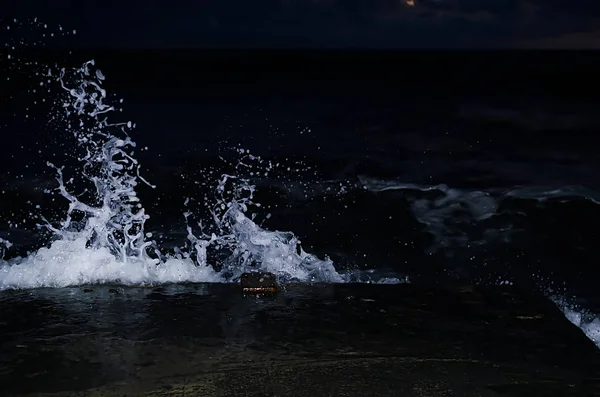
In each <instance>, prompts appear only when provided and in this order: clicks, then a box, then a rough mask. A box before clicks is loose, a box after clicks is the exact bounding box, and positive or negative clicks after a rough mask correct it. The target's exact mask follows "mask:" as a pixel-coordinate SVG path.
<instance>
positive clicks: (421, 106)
mask: <svg viewBox="0 0 600 397" xmlns="http://www.w3.org/2000/svg"><path fill="white" fill-rule="evenodd" d="M6 48H8V47H5V49H6ZM7 51H8V54H4V53H3V54H2V62H3V67H4V71H5V72H6V73H5V75H6V78H5V77H4V76H5V75H4V74H3V77H2V83H1V84H2V85H1V87H0V88H1V89H2V92H3V93H7V94H3V98H2V101H3V107H2V109H3V110H2V115H1V117H2V119H1V120H0V128H1V131H2V136H3V146H4V148H3V150H4V155H3V156H2V157H1V158H0V165H1V166H2V169H3V172H2V174H1V175H0V191H1V193H2V194H1V195H0V238H1V240H0V242H2V244H3V247H4V248H3V249H2V253H3V255H4V259H3V260H2V262H1V264H0V289H2V290H4V289H15V288H17V289H28V288H39V287H67V286H75V285H88V284H98V283H110V284H115V283H116V284H123V285H157V284H164V283H184V282H185V283H187V282H236V281H237V280H238V279H239V276H240V275H241V274H242V273H243V272H244V271H249V270H263V271H270V272H273V273H275V274H276V275H277V276H278V278H279V280H280V281H281V282H283V283H285V282H306V283H313V282H327V283H346V282H363V283H415V284H454V283H465V282H466V283H475V284H479V285H490V286H492V285H493V286H497V285H503V284H510V285H516V286H518V287H519V288H523V289H525V290H530V291H531V290H535V291H540V292H541V293H543V294H545V295H547V296H548V297H549V298H551V299H553V300H554V301H555V302H556V303H557V304H558V305H559V307H561V309H562V310H563V311H564V312H565V314H566V315H567V317H568V318H569V319H570V320H571V321H572V322H574V323H575V324H576V325H577V326H579V327H580V328H581V329H582V330H583V331H584V332H585V333H586V334H587V335H588V337H590V338H591V339H592V340H594V341H595V342H596V343H597V344H600V320H599V319H598V317H597V316H598V313H600V294H599V293H598V280H600V267H598V266H597V264H598V249H597V247H598V242H599V241H598V236H599V234H598V232H597V230H596V229H597V225H598V224H599V223H600V206H599V203H600V181H599V180H598V170H600V155H599V154H598V149H597V148H598V144H599V143H600V135H598V133H597V130H598V126H599V125H600V117H599V116H598V106H599V105H600V104H599V103H598V102H599V101H598V99H597V98H594V95H595V93H596V92H597V89H596V88H597V86H598V80H597V77H596V78H595V76H594V75H593V71H594V70H595V69H594V68H595V66H597V65H600V56H598V55H595V54H585V53H583V54H581V55H579V56H578V57H577V58H575V57H574V56H572V55H569V54H532V53H529V54H525V53H454V54H451V53H403V54H393V53H375V52H354V53H348V52H344V53H327V54H324V53H318V52H310V53H308V52H307V53H300V52H296V53H289V52H288V53H284V52H279V53H275V52H245V53H244V52H228V53H224V52H204V53H190V52H186V53H184V52H177V53H174V52H171V53H169V52H163V53H152V52H127V53H125V52H121V53H119V52H110V51H97V52H96V53H83V52H77V53H68V52H65V51H63V52H61V51H51V50H44V51H41V50H31V49H26V50H20V49H19V48H14V49H10V48H8V50H7ZM92 59H94V62H89V61H90V60H92ZM62 68H64V69H63V70H62V71H61V69H62ZM594 78H595V79H596V80H594ZM578 81H579V83H577V82H578ZM583 82H587V84H586V83H583Z"/></svg>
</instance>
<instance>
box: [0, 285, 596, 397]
mask: <svg viewBox="0 0 600 397" xmlns="http://www.w3.org/2000/svg"><path fill="white" fill-rule="evenodd" d="M0 304H1V305H2V321H1V322H0V334H2V335H3V339H2V342H1V343H2V344H1V348H2V352H3V354H2V356H1V358H0V384H1V385H2V389H3V393H5V394H4V395H7V396H12V395H22V394H26V393H40V394H35V395H47V394H46V393H48V395H49V393H58V395H72V396H78V395H105V396H112V395H123V394H125V395H132V396H134V395H135V396H137V395H140V396H141V395H165V394H166V393H171V392H179V393H184V392H187V393H190V394H191V395H194V394H193V393H194V392H195V393H197V395H210V396H213V395H214V396H226V395H233V394H235V395H243V396H245V395H248V396H249V395H255V394H256V393H263V394H265V393H266V395H271V394H278V393H284V394H286V395H307V393H308V391H309V390H312V389H314V390H313V391H314V392H316V393H321V394H320V395H325V394H331V393H333V394H335V393H339V392H341V391H342V390H345V393H348V395H364V394H360V393H365V392H368V391H369V390H370V391H373V392H375V391H376V394H378V395H397V393H399V392H403V393H405V394H403V395H407V396H412V395H415V396H418V395H421V394H419V390H420V389H422V388H433V389H432V390H437V392H438V393H455V394H459V395H464V396H481V395H484V394H482V393H491V392H492V391H495V392H500V391H501V390H503V389H506V390H505V391H506V392H508V393H509V395H515V396H516V395H522V394H519V393H524V392H526V391H527V390H529V389H530V388H532V387H536V388H538V391H539V392H545V393H547V394H545V395H549V396H554V395H556V396H559V395H565V396H567V395H580V394H577V393H584V394H585V393H592V394H593V393H594V392H596V391H597V390H599V388H600V379H598V378H597V374H598V372H597V368H599V365H600V353H599V352H598V351H597V350H596V349H595V348H594V346H593V344H592V343H591V342H590V341H589V340H588V339H586V338H585V337H584V336H583V335H582V334H581V333H580V332H579V330H577V329H576V328H575V327H574V326H572V325H571V324H569V323H568V322H567V321H566V320H564V318H563V316H562V313H560V312H559V311H558V310H557V309H556V307H555V306H554V305H553V304H552V303H551V302H549V301H548V300H546V299H544V298H543V297H541V296H539V295H528V294H527V293H522V292H520V291H518V290H515V289H514V288H512V287H496V288H472V287H456V288H450V289H448V288H442V287H439V286H437V287H436V286H429V287H426V286H421V287H418V286H413V285H409V284H404V285H387V286H383V285H379V286H377V285H366V284H338V285H333V284H321V285H312V286H308V285H288V286H286V287H284V288H283V290H282V291H280V292H279V293H278V294H276V295H271V296H262V297H257V296H244V295H243V294H242V291H241V289H240V287H239V285H235V284H196V285H190V284H187V285H182V284H179V285H165V286H161V287H156V288H128V287H125V288H123V287H121V286H82V287H77V288H60V289H52V288H50V289H49V288H42V289H35V290H21V291H3V292H2V293H1V295H0ZM386 368H387V369H386ZM292 373H293V376H292ZM326 374H328V375H326ZM324 376H325V377H327V378H328V380H327V381H325V380H324V378H323V377H324ZM24 379H27V382H24V381H23V380H24ZM365 379H370V381H369V382H365V381H364V380H365ZM375 380H376V381H375ZM301 384H304V385H305V386H303V387H300V385H301ZM307 388H308V389H307ZM336 390H337V391H336ZM361 390H362V391H361ZM153 393H155V394H153ZM161 393H163V394H161ZM253 393H254V394H253ZM573 393H575V394H573Z"/></svg>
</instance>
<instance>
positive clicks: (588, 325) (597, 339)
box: [551, 296, 600, 349]
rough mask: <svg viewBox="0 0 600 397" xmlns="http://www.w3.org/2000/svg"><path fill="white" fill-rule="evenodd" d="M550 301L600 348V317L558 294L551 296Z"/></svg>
mask: <svg viewBox="0 0 600 397" xmlns="http://www.w3.org/2000/svg"><path fill="white" fill-rule="evenodd" d="M551 299H552V301H553V302H554V303H555V304H556V305H557V306H558V307H559V309H560V310H561V311H562V312H563V313H564V314H565V317H566V318H567V319H568V320H569V321H570V322H572V323H573V324H574V325H575V326H577V327H578V328H579V329H581V330H582V331H583V333H584V334H585V335H586V336H587V337H588V338H589V339H590V340H591V341H592V342H594V343H595V344H596V346H597V347H598V348H599V349H600V317H598V316H597V315H595V314H592V313H589V312H587V311H586V310H584V309H582V308H579V307H576V306H574V305H572V304H569V303H567V301H566V300H565V299H563V298H561V297H558V296H552V297H551Z"/></svg>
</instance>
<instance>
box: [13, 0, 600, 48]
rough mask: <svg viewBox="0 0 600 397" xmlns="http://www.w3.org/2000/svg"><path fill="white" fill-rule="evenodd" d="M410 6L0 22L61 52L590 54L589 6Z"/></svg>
mask: <svg viewBox="0 0 600 397" xmlns="http://www.w3.org/2000/svg"><path fill="white" fill-rule="evenodd" d="M412 1H413V0H374V1H365V0H343V1H342V0H339V1H338V0H267V1H258V2H250V1H239V0H238V1H231V0H205V1H184V0H170V1H164V0H145V1H143V2H142V1H140V2H134V1H118V2H117V1H96V0H86V1H75V0H55V1H44V0H21V1H14V2H11V3H13V4H10V5H8V6H7V5H3V14H4V18H3V19H4V21H3V22H4V23H6V22H7V21H10V20H11V19H12V18H13V17H17V18H20V19H26V18H32V17H38V18H39V19H40V20H42V21H43V22H47V23H49V24H62V25H63V26H64V27H65V29H68V30H72V29H76V30H77V35H75V36H74V37H69V38H68V39H65V40H61V43H60V44H61V45H67V46H69V47H71V48H77V47H94V48H97V47H108V48H160V49H166V48H215V47H216V48H223V47H226V48H240V47H243V48H290V47H292V48H293V47H304V48H307V47H309V48H498V47H500V48H523V47H525V48H548V47H550V48H600V2H599V1H597V0H578V1H574V0H484V1H483V0H414V3H412ZM411 3H412V4H413V5H411ZM48 44H50V43H48Z"/></svg>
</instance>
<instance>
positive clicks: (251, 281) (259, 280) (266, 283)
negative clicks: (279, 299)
mask: <svg viewBox="0 0 600 397" xmlns="http://www.w3.org/2000/svg"><path fill="white" fill-rule="evenodd" d="M241 284H242V290H243V291H244V292H252V293H257V294H264V293H271V294H272V293H275V292H277V290H278V289H279V287H278V286H277V281H276V280H275V275H274V274H272V273H262V272H253V273H244V274H242V279H241Z"/></svg>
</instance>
